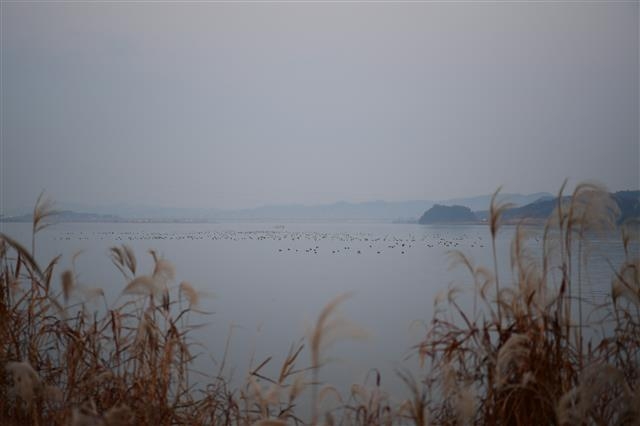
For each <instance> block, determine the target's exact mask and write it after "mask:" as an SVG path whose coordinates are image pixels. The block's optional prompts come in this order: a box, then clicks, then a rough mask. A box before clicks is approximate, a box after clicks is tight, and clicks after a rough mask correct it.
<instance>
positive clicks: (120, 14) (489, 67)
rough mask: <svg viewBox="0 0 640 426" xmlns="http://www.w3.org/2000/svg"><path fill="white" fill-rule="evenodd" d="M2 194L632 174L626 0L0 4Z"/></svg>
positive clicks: (440, 187)
mask: <svg viewBox="0 0 640 426" xmlns="http://www.w3.org/2000/svg"><path fill="white" fill-rule="evenodd" d="M0 10H1V14H2V19H1V21H2V33H1V35H2V46H1V48H2V65H1V70H2V113H1V115H2V125H1V127H2V140H1V151H0V155H1V157H0V158H1V169H2V170H1V183H0V190H1V194H0V201H1V203H2V204H3V206H2V207H3V208H5V209H12V208H16V207H21V206H31V205H32V204H33V202H34V200H35V198H36V196H37V195H38V193H39V192H40V190H41V189H43V188H45V189H47V191H48V193H49V194H50V195H51V196H52V197H54V198H55V199H57V200H59V201H61V202H78V203H85V204H110V203H120V202H123V203H131V204H147V205H162V206H185V207H218V208H235V207H249V206H256V205H261V204H266V203H306V204H311V203H325V202H333V201H337V200H349V201H365V200H373V199H384V200H406V199H444V198H452V197H458V196H467V195H477V194H485V193H490V192H492V191H493V190H494V189H495V188H496V187H497V186H498V185H501V184H503V185H504V188H505V190H506V191H507V192H537V191H553V192H555V191H556V190H557V189H558V188H559V186H560V185H561V183H562V181H563V179H564V178H565V177H569V178H570V179H571V182H574V183H575V182H577V181H579V180H583V179H589V180H596V181H600V182H602V183H604V184H605V185H607V186H608V187H609V189H611V190H619V189H628V188H637V187H638V186H639V185H640V177H639V173H640V172H639V170H640V153H639V150H640V147H639V146H640V142H639V131H638V121H639V118H638V117H639V108H638V98H639V96H640V89H639V75H640V74H639V66H638V56H639V32H638V27H639V25H638V21H639V18H640V14H639V6H638V2H635V1H630V2H617V3H614V2H609V1H607V2H602V3H594V2H588V3H587V2H567V3H558V2H536V3H521V2H518V3H516V2H511V3H490V2H481V3H461V2H456V3H449V4H447V3H443V2H438V3H397V2H396V3H391V2H390V3H342V4H340V3H335V2H332V3H325V4H321V3H294V4H292V3H278V2H271V3H264V4H257V3H240V4H230V3H178V2H176V3H169V2H162V3H134V2H127V3H115V2H100V3H93V4H86V3H85V4H83V3H77V2H67V3H52V2H46V3H44V2H43V3H37V2H30V3H20V2H15V3H9V2H4V1H3V2H2V4H1V6H0Z"/></svg>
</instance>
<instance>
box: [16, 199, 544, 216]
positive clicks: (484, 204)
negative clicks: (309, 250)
mask: <svg viewBox="0 0 640 426" xmlns="http://www.w3.org/2000/svg"><path fill="white" fill-rule="evenodd" d="M541 197H549V198H552V196H551V195H550V194H548V193H536V194H529V195H522V194H499V196H498V199H499V200H500V201H508V202H512V203H514V204H516V205H518V206H522V205H525V204H528V203H530V202H532V201H534V200H536V199H539V198H541ZM490 200H491V195H490V194H489V195H481V196H477V197H470V198H456V199H450V200H444V201H437V202H434V201H431V200H412V201H394V202H389V201H368V202H361V203H350V202H346V201H340V202H336V203H332V204H317V205H302V204H282V205H266V206H261V207H256V208H249V209H234V210H223V209H207V208H174V207H157V206H135V205H126V204H115V205H103V206H87V205H81V204H60V205H59V206H60V207H61V208H63V209H64V210H66V211H69V212H83V213H78V214H80V215H83V216H79V217H76V218H74V216H73V215H71V213H68V214H67V216H68V219H69V221H71V220H72V219H73V220H78V221H114V222H116V221H130V220H136V221H137V220H149V221H162V222H165V221H176V220H179V221H205V222H207V221H218V220H247V221H251V220H376V221H396V222H402V223H415V222H416V221H417V220H418V218H419V217H420V216H421V215H422V214H423V213H424V212H425V211H426V210H428V209H430V208H431V207H432V206H433V205H434V204H440V205H462V206H467V207H469V208H470V209H471V210H472V211H474V210H482V209H487V208H488V206H489V202H490ZM23 211H29V210H23ZM4 213H5V219H4V220H5V221H7V220H15V218H16V217H18V216H19V215H17V214H14V215H13V217H12V218H7V216H9V214H7V212H4ZM91 215H95V216H93V217H92V216H91ZM23 216H26V215H23ZM23 219H24V218H23ZM25 220H26V219H25ZM29 220H30V219H29Z"/></svg>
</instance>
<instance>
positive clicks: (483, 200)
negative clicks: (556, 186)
mask: <svg viewBox="0 0 640 426" xmlns="http://www.w3.org/2000/svg"><path fill="white" fill-rule="evenodd" d="M491 197H493V194H488V195H479V196H477V197H468V198H451V199H449V200H443V201H438V204H442V205H445V206H454V205H460V206H466V207H469V208H470V209H471V210H473V211H483V210H489V204H490V203H491ZM541 198H553V195H552V194H550V193H548V192H536V193H533V194H528V195H523V194H508V193H507V194H502V193H499V194H498V196H497V201H498V202H500V203H512V204H515V205H516V206H524V205H527V204H530V203H533V202H534V201H537V200H539V199H541Z"/></svg>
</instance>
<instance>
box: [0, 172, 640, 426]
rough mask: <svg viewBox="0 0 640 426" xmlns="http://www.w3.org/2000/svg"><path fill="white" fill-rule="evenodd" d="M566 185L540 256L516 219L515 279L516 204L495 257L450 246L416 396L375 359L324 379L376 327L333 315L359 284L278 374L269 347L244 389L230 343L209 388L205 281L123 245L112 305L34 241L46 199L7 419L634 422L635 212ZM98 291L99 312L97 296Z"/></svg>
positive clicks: (2, 348)
mask: <svg viewBox="0 0 640 426" xmlns="http://www.w3.org/2000/svg"><path fill="white" fill-rule="evenodd" d="M563 187H564V185H563ZM562 192H563V191H562V190H561V191H560V193H559V196H558V200H559V201H558V205H557V207H556V211H555V212H554V213H553V214H552V215H551V217H549V219H548V220H547V222H546V225H545V227H544V235H543V238H542V250H541V253H535V252H534V251H533V250H532V249H531V247H530V245H528V244H527V229H528V228H527V227H526V226H525V224H524V223H523V224H521V225H519V226H518V228H517V230H516V232H515V236H514V238H513V241H512V245H511V256H510V259H509V260H508V261H509V262H510V263H509V264H510V267H511V270H512V274H511V277H499V276H498V265H499V264H500V263H501V262H503V261H504V260H503V259H499V258H498V257H497V254H496V250H495V241H496V235H497V234H498V232H500V223H501V221H500V217H501V214H502V212H504V210H505V209H506V208H508V206H506V205H501V204H499V203H497V202H496V201H495V200H496V198H497V197H495V196H494V199H493V201H492V203H491V207H490V220H489V226H490V230H491V236H492V240H493V244H492V253H493V260H494V262H493V265H492V267H484V266H476V265H475V264H474V263H473V261H472V259H470V258H469V257H467V256H466V255H465V254H464V253H462V252H459V251H454V252H452V253H451V258H452V260H453V262H454V264H455V265H458V266H461V267H463V268H466V269H467V270H468V271H469V277H470V280H469V281H470V285H469V286H468V287H467V288H463V287H462V286H450V287H449V288H448V289H447V292H446V293H445V295H444V297H443V298H442V299H439V300H436V301H435V307H436V309H435V310H434V312H435V314H434V316H433V318H432V320H431V321H430V322H429V323H428V324H427V326H426V329H425V335H424V339H423V340H422V341H421V342H420V343H419V344H417V345H416V347H415V348H414V350H415V353H416V354H417V355H418V358H419V361H420V362H421V363H422V365H423V367H424V368H423V374H422V375H421V376H420V377H416V376H414V375H411V374H410V373H408V372H407V371H404V370H399V371H397V374H398V375H399V377H400V378H401V379H402V380H403V381H404V383H405V384H406V385H407V389H408V390H409V393H410V395H411V397H410V398H409V399H406V400H403V401H397V400H395V399H394V398H393V397H392V395H389V394H388V393H387V392H386V391H385V390H384V389H383V388H382V387H381V385H380V384H381V377H380V373H379V372H378V371H377V370H374V371H372V372H371V374H370V376H369V378H368V380H367V381H365V383H360V384H354V385H353V386H352V387H351V390H350V392H349V393H348V394H341V392H340V391H339V390H337V389H336V388H334V387H332V386H331V385H330V384H325V383H323V382H322V374H321V373H322V368H323V366H324V364H325V358H324V353H325V352H326V351H327V349H328V347H329V345H330V344H331V343H332V342H334V341H335V340H337V339H343V338H347V339H350V338H355V337H359V336H361V335H362V334H363V332H362V330H361V329H359V328H358V327H356V326H354V325H353V324H352V323H350V322H349V321H347V320H345V319H344V318H343V317H342V316H340V315H339V313H338V308H339V306H340V305H341V304H342V303H343V301H344V300H345V299H346V298H347V297H348V295H340V296H338V297H337V298H335V299H334V300H332V301H330V302H329V303H328V304H327V305H326V306H325V307H324V309H323V310H322V311H321V312H320V314H319V316H318V319H317V321H316V323H315V324H314V325H313V327H311V329H310V330H309V332H308V335H307V337H306V338H303V339H301V340H298V341H296V342H295V343H294V344H292V346H291V347H290V349H289V351H288V352H287V354H286V356H284V358H283V361H282V363H281V366H280V368H278V371H279V374H277V377H268V376H267V375H266V374H264V373H263V371H265V366H266V365H268V364H272V363H273V362H274V361H273V358H271V357H269V358H267V359H265V360H262V361H261V362H259V363H257V364H256V366H255V367H251V369H250V371H248V372H247V374H246V380H245V381H244V384H243V385H242V386H240V387H238V388H232V387H231V385H230V383H231V381H230V379H229V378H228V377H225V376H224V374H223V370H224V364H225V362H227V360H226V348H218V349H219V351H220V353H222V354H225V355H223V357H222V363H221V365H220V368H219V370H218V372H217V374H213V375H211V376H208V377H207V380H206V386H202V385H199V384H197V383H193V374H192V373H193V371H192V370H191V366H192V363H193V360H194V357H195V355H194V354H195V353H196V351H197V348H198V346H199V343H198V342H197V341H195V340H194V339H193V338H192V337H191V335H192V331H193V330H194V329H195V328H197V327H199V325H198V324H194V323H192V322H191V320H192V318H193V317H194V316H195V317H196V318H198V317H199V316H203V315H204V316H206V315H207V314H206V312H203V311H202V310H201V308H200V306H199V301H200V300H199V299H200V294H199V292H198V291H197V290H196V289H194V288H193V287H192V286H191V284H189V283H188V282H187V281H181V282H180V284H177V282H178V280H177V278H176V271H175V269H174V267H173V265H172V264H171V262H170V261H169V260H168V259H164V258H162V257H161V256H159V255H158V254H157V253H156V252H154V251H150V252H149V254H148V255H149V256H151V257H152V258H153V268H152V269H151V270H149V271H140V270H139V268H138V260H137V258H136V254H135V253H134V252H133V250H131V248H129V247H128V246H126V245H122V246H117V247H112V248H111V249H110V252H109V256H110V258H111V261H112V262H113V264H114V266H115V267H116V268H117V269H118V270H119V271H120V272H121V274H122V277H123V285H122V294H121V297H119V298H118V299H117V301H116V303H115V304H114V305H109V303H108V301H107V300H106V298H105V295H104V292H103V291H102V289H99V288H86V287H83V286H81V285H80V284H78V282H77V274H76V272H75V267H74V266H72V267H71V268H70V269H67V270H63V271H58V263H59V261H60V256H58V257H56V258H54V259H52V260H51V261H50V262H49V264H47V265H46V266H45V267H42V266H41V265H39V264H38V263H37V262H36V261H35V259H34V253H35V251H36V236H37V233H38V232H39V231H40V230H41V229H43V228H44V227H46V226H47V225H48V224H49V223H50V222H49V221H48V220H49V219H50V218H51V217H52V216H53V215H54V213H55V212H54V211H53V209H52V203H51V201H49V200H48V199H46V198H44V197H43V196H41V197H39V198H38V202H37V203H36V207H35V209H34V221H33V236H32V246H31V249H30V250H28V249H26V248H25V247H23V246H22V245H20V244H19V243H18V242H16V241H15V240H13V239H12V238H11V237H10V236H8V235H4V234H0V367H1V368H0V424H7V425H11V424H16V425H17V424H20V425H23V424H33V425H73V426H80V425H104V426H114V425H134V424H135V425H138V424H141V425H152V424H153V425H170V424H193V425H263V426H279V425H287V424H300V425H304V424H313V425H316V424H327V425H333V424H336V425H337V424H341V425H392V424H415V425H428V424H433V425H440V424H442V425H449V424H460V425H463V424H490V425H503V424H504V425H542V424H549V425H574V424H578V425H601V424H615V425H632V424H633V425H638V424H640V411H639V410H640V392H639V389H638V386H639V385H640V381H639V380H640V379H639V377H638V375H639V372H640V369H639V362H640V272H639V269H640V258H638V252H637V250H634V247H635V248H636V249H637V247H638V246H637V244H638V222H629V223H625V224H622V226H618V225H617V224H616V219H617V217H618V216H617V215H618V211H617V206H616V205H615V202H614V201H613V200H612V199H611V198H610V197H609V195H608V193H607V192H606V191H605V190H604V189H603V188H600V187H599V186H597V185H592V184H582V185H579V186H578V187H577V188H576V189H575V191H574V192H573V194H571V197H570V198H568V199H567V198H563V197H562ZM496 195H497V192H496ZM612 229H618V230H619V231H620V232H621V244H622V246H623V249H624V253H625V258H624V261H623V262H622V264H621V265H613V264H611V272H612V273H611V276H612V280H611V292H610V295H609V297H608V298H607V300H606V301H605V302H604V303H602V304H599V305H596V306H594V305H592V304H591V303H590V302H589V301H588V300H587V299H585V298H584V297H583V294H582V285H581V284H582V280H583V279H584V276H585V274H586V265H585V263H586V262H587V259H588V256H587V253H589V250H590V248H591V246H590V244H591V241H592V239H593V236H594V235H597V234H596V233H597V232H610V231H611V230H612ZM75 262H76V258H75V256H74V258H73V259H72V262H71V263H72V265H75ZM425 278H426V279H428V277H425ZM508 278H511V279H510V280H509V279H508ZM56 280H59V281H56ZM58 283H59V285H58ZM431 284H433V283H431ZM58 289H59V290H58ZM467 289H471V292H472V294H473V304H472V306H471V307H469V308H467V307H465V308H464V309H463V307H462V306H466V305H465V304H463V303H461V302H460V300H459V294H460V292H461V291H465V290H467ZM89 300H98V301H100V303H102V304H103V305H104V308H100V309H97V310H96V309H91V308H89V306H90V304H88V303H87V302H88V301H89ZM594 313H595V314H594ZM211 349H215V348H211ZM306 355H308V356H309V359H303V358H305V356H306Z"/></svg>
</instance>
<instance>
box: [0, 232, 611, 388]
mask: <svg viewBox="0 0 640 426" xmlns="http://www.w3.org/2000/svg"><path fill="white" fill-rule="evenodd" d="M0 226H1V227H2V231H3V232H6V233H7V234H9V235H10V236H12V237H14V238H16V239H18V240H19V241H22V242H23V243H24V244H25V245H26V246H30V226H29V225H28V224H0ZM513 232H514V229H513V228H510V227H505V228H503V230H502V231H501V233H500V234H499V238H498V241H497V247H498V253H499V254H498V255H499V258H500V259H502V261H501V262H500V267H501V268H503V269H502V270H501V271H500V276H501V279H502V281H503V283H504V282H506V281H507V280H508V279H509V278H510V277H511V273H510V271H509V261H508V260H509V245H510V241H511V238H512V236H513ZM540 233H541V230H539V229H534V230H533V236H532V238H531V239H529V240H528V244H529V246H530V247H531V248H532V249H533V250H534V252H536V253H539V252H540V250H541V242H540V241H539V238H536V236H537V237H539V235H540ZM123 243H126V244H128V245H130V246H131V247H132V248H133V249H134V250H135V252H136V255H137V257H138V262H139V273H141V274H145V273H150V271H151V268H152V259H151V256H150V255H149V254H148V253H147V251H148V250H149V249H155V250H157V251H158V252H159V253H161V254H162V255H164V256H165V257H166V258H168V259H169V260H171V261H172V262H173V264H174V265H175V267H176V271H177V282H180V281H182V280H186V281H189V282H190V283H191V284H192V285H193V286H194V287H196V288H197V289H199V290H202V291H204V292H206V293H208V294H209V297H206V298H204V299H203V301H202V307H203V309H205V310H210V311H213V312H214V314H213V315H211V316H197V315H194V316H192V320H193V322H197V323H201V322H207V323H210V324H209V325H208V326H207V327H205V328H204V329H201V330H199V331H198V332H197V333H196V334H195V335H194V336H195V337H196V338H197V339H198V340H199V341H201V342H202V343H204V344H205V345H206V347H207V350H203V351H202V353H201V356H200V357H199V358H198V359H197V361H196V364H195V366H196V368H198V369H200V370H202V371H205V372H207V373H210V374H213V373H216V372H217V371H218V366H217V365H216V364H215V363H216V362H219V360H220V359H221V357H222V353H223V348H224V345H225V341H226V339H227V336H228V334H229V330H230V327H233V334H232V337H231V346H230V349H229V360H228V367H227V369H226V371H225V373H226V374H227V375H229V374H232V375H233V378H234V380H236V381H240V380H242V379H243V378H244V377H245V375H246V372H247V371H248V367H249V363H250V361H251V359H252V358H253V359H254V361H253V365H254V366H255V365H257V364H259V363H260V362H261V361H262V360H263V359H265V358H266V357H267V356H273V360H272V362H271V363H270V364H269V365H268V366H267V368H266V369H265V370H263V372H264V373H266V374H267V375H268V374H272V375H273V376H276V375H277V373H276V372H277V371H278V370H279V367H280V364H281V362H282V360H283V359H284V357H285V356H286V353H287V350H288V348H289V346H290V345H291V344H292V343H293V342H295V341H297V340H298V339H300V338H301V337H303V336H304V335H305V332H306V330H307V327H308V326H310V325H311V324H312V323H313V321H314V319H315V318H316V316H317V315H318V312H319V311H320V309H321V308H322V307H323V305H324V304H325V303H326V302H327V301H329V300H331V299H332V298H334V297H335V296H337V295H339V294H341V293H344V292H353V296H352V297H351V298H350V299H348V300H347V301H346V302H345V303H344V304H343V305H342V309H341V312H342V314H343V316H344V317H345V318H347V319H349V320H350V321H352V322H354V323H356V324H357V325H359V326H360V327H362V328H364V329H365V330H366V331H367V332H368V334H369V337H368V338H367V339H366V340H357V341H352V340H349V341H343V342H340V343H338V344H336V345H334V346H332V347H330V348H329V349H328V350H327V351H326V352H325V356H326V357H327V358H331V359H332V362H331V363H329V364H328V365H327V366H326V367H324V368H323V370H322V372H321V379H323V380H325V381H327V382H329V383H331V384H333V385H335V386H337V387H339V388H342V389H348V386H350V385H351V384H352V383H356V382H358V383H362V381H363V379H364V377H365V376H366V374H367V372H368V371H369V370H370V369H371V368H373V367H376V368H378V369H379V370H380V372H381V373H382V385H383V387H385V388H386V389H387V390H390V391H391V393H392V394H393V395H397V396H398V397H401V396H403V395H405V394H406V393H405V391H404V388H403V386H402V385H401V383H400V381H399V379H397V378H396V376H395V375H394V373H393V371H394V368H397V367H399V366H403V367H406V368H409V369H410V370H411V371H413V372H415V373H416V374H419V373H420V370H419V367H418V365H417V364H418V363H417V360H416V357H415V356H411V355H412V353H413V352H412V351H411V347H412V346H413V345H415V344H416V343H418V342H419V341H420V339H421V337H422V335H423V332H424V329H423V328H421V327H420V326H416V324H415V322H416V321H421V320H425V321H429V320H430V319H431V317H432V315H433V301H434V298H435V297H436V295H437V294H438V292H440V291H442V290H443V289H446V288H447V285H448V284H450V283H452V282H453V283H461V284H465V285H464V287H463V288H470V286H469V284H468V283H470V280H469V279H468V275H467V274H466V273H465V271H463V270H462V269H460V268H458V269H455V270H450V269H449V266H450V259H449V257H448V256H447V252H448V251H450V250H453V249H459V250H462V251H463V252H464V253H466V254H468V255H469V256H470V257H471V259H472V260H473V261H475V262H476V264H480V265H485V266H487V267H489V266H491V265H492V258H491V243H490V235H489V230H488V227H487V226H481V225H470V226H466V225H458V226H421V225H405V224H402V225H400V224H381V223H293V224H287V223H285V224H279V223H240V224H237V223H219V224H59V225H55V226H53V227H51V228H48V229H47V230H45V231H43V232H42V233H41V234H39V236H38V239H37V245H36V255H37V256H36V257H37V259H38V260H39V261H40V262H41V263H43V264H46V262H48V260H50V259H51V258H52V257H54V256H55V255H57V254H60V253H62V254H63V256H64V257H63V259H62V261H61V264H60V267H59V268H58V273H59V272H61V271H62V270H64V269H65V268H68V267H69V266H70V263H71V256H72V255H73V253H75V252H77V251H79V250H83V253H82V255H81V256H80V257H79V259H78V261H77V268H76V270H77V272H78V275H79V282H80V283H83V284H85V285H87V286H91V287H101V288H103V289H104V291H105V293H106V294H107V298H108V300H110V301H111V302H113V301H114V300H115V299H116V298H117V297H118V296H119V294H120V292H121V290H122V289H123V288H124V285H125V284H126V283H125V282H124V279H123V277H122V276H121V275H120V272H119V271H118V270H117V269H116V268H115V267H114V266H113V265H112V264H111V262H110V260H109V258H108V255H107V250H108V248H109V247H111V246H114V245H119V244H123ZM604 257H608V258H610V259H612V261H613V263H614V264H615V265H617V264H618V262H619V261H620V260H621V259H622V248H621V244H620V243H619V241H618V240H617V239H616V236H612V237H611V238H610V239H608V238H605V239H600V240H597V241H596V243H595V244H594V250H593V253H592V255H591V261H590V267H589V275H588V277H589V279H588V280H585V287H586V288H585V292H586V293H587V294H588V295H589V297H591V298H593V300H594V301H596V302H597V301H598V300H604V298H605V297H606V295H607V294H608V291H609V289H610V279H611V273H610V267H609V266H608V263H607V262H605V261H604ZM503 285H504V284H503ZM465 297H467V298H468V297H469V296H468V295H467V296H465V295H464V294H463V296H462V298H463V299H464V298H465ZM463 303H464V302H463ZM412 324H413V326H412ZM304 355H305V358H304V359H302V360H301V361H302V362H299V363H298V366H300V367H303V366H306V365H308V364H309V361H308V354H306V353H305V354H304ZM407 357H409V358H408V359H407ZM212 360H213V361H212ZM269 366H270V367H271V368H269Z"/></svg>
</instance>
